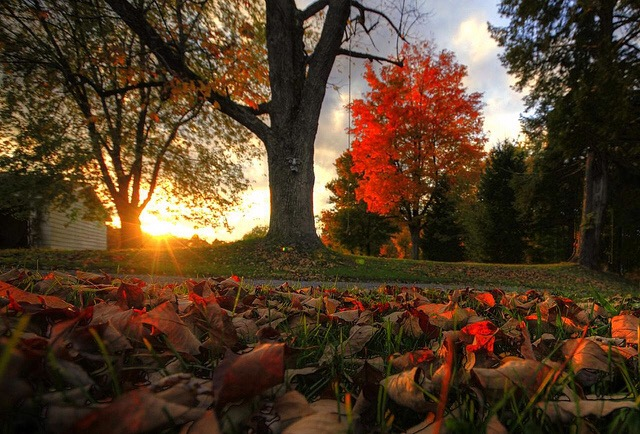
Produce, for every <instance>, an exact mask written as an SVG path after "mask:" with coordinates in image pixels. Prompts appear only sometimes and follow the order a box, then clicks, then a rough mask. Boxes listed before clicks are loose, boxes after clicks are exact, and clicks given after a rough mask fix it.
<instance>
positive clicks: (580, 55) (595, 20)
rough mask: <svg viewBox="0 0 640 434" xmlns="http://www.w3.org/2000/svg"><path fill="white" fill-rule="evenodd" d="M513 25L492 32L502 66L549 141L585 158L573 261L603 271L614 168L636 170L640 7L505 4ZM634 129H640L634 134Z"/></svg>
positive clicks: (532, 0) (567, 0)
mask: <svg viewBox="0 0 640 434" xmlns="http://www.w3.org/2000/svg"><path fill="white" fill-rule="evenodd" d="M499 10H500V13H501V14H502V15H503V16H504V17H506V18H507V19H509V20H510V22H509V25H507V26H504V27H492V28H491V31H492V34H493V36H494V38H495V39H496V40H497V41H498V43H499V44H500V45H501V46H502V47H504V48H505V53H504V56H503V62H504V64H505V65H506V66H507V68H508V70H509V72H510V73H511V74H513V75H514V76H515V77H516V88H518V89H520V90H524V89H527V91H528V96H527V97H526V100H527V103H528V107H529V110H530V112H531V114H532V117H533V118H535V119H536V120H537V121H538V122H539V123H540V124H541V125H543V126H544V127H545V128H546V130H547V132H548V137H549V141H550V142H552V141H556V142H558V143H560V144H561V145H562V146H563V147H564V149H565V151H566V153H567V154H568V155H570V156H580V157H583V158H584V164H585V170H584V187H583V201H582V222H581V225H580V232H579V235H578V237H577V250H576V253H575V259H576V260H577V261H578V262H579V263H581V264H583V265H585V266H588V267H591V268H595V267H597V266H598V265H599V262H600V261H599V253H600V247H601V246H600V238H601V234H602V230H603V227H604V221H605V210H606V207H607V203H608V199H609V190H610V186H609V178H610V171H611V168H612V165H620V166H624V167H627V168H628V169H629V170H632V171H637V170H638V167H639V166H638V155H640V147H639V146H638V140H637V136H635V138H632V137H629V136H628V135H627V134H626V133H625V132H626V131H629V125H637V124H638V123H639V121H638V118H637V115H635V114H634V112H635V110H634V109H633V106H634V100H635V99H636V98H637V92H638V88H639V84H640V56H639V55H638V54H639V53H640V42H639V39H638V33H639V32H640V5H639V4H638V2H636V1H628V0H597V1H589V2H585V1H575V0H560V1H554V2H540V1H537V0H503V1H502V2H501V3H500V9H499ZM633 128H636V127H632V129H633Z"/></svg>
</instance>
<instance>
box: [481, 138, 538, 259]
mask: <svg viewBox="0 0 640 434" xmlns="http://www.w3.org/2000/svg"><path fill="white" fill-rule="evenodd" d="M524 172H525V153H524V151H523V150H522V149H521V148H518V147H517V146H515V145H514V144H513V143H510V142H508V141H505V142H502V143H500V144H499V145H498V146H497V147H495V148H494V149H492V150H491V152H490V153H489V158H488V160H487V165H486V167H485V170H484V172H483V174H482V177H481V178H480V187H479V189H478V198H479V206H480V210H479V212H478V216H479V219H481V224H480V225H479V231H480V238H481V243H482V246H481V248H482V250H483V256H484V258H485V259H486V260H487V261H489V262H498V263H517V262H521V261H523V259H524V251H525V245H526V244H525V242H524V226H523V225H522V223H521V222H520V219H519V213H518V210H517V209H516V191H515V188H514V183H513V180H514V178H515V177H516V176H518V175H521V174H523V173H524Z"/></svg>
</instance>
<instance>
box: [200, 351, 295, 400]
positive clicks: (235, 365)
mask: <svg viewBox="0 0 640 434" xmlns="http://www.w3.org/2000/svg"><path fill="white" fill-rule="evenodd" d="M284 356H285V344H284V343H263V344H258V345H257V346H256V347H255V348H254V349H253V350H252V351H251V352H249V353H246V354H241V355H238V354H236V353H234V352H233V351H231V350H227V353H226V354H225V356H224V359H223V360H222V362H221V363H220V364H219V365H218V367H217V368H216V370H215V372H214V374H213V393H214V397H215V399H216V406H217V408H219V409H220V408H222V407H224V406H225V405H226V404H228V403H232V402H237V401H241V400H244V399H250V398H252V397H254V396H256V395H258V394H260V393H262V392H264V391H265V390H267V389H269V388H271V387H273V386H277V385H278V384H281V383H282V382H283V381H284Z"/></svg>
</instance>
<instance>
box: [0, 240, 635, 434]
mask: <svg viewBox="0 0 640 434" xmlns="http://www.w3.org/2000/svg"><path fill="white" fill-rule="evenodd" d="M0 264H1V265H0V268H2V269H4V270H5V271H4V273H0V421H2V422H0V424H1V425H2V426H1V428H2V432H16V433H18V432H19V433H27V432H48V433H58V432H59V433H63V432H92V433H102V432H104V433H111V432H123V433H138V432H163V433H164V432H166V433H176V432H180V433H192V434H193V433H204V432H206V433H214V434H215V433H220V432H223V433H247V432H255V433H273V434H277V433H285V434H300V433H303V434H304V433H336V434H337V433H404V432H406V433H422V434H425V433H436V432H440V433H446V432H449V433H459V432H463V433H464V432H468V433H478V432H491V433H505V432H540V433H565V432H567V430H569V432H589V433H608V432H615V433H616V434H621V433H627V432H628V433H632V432H636V430H637V426H638V424H640V409H639V408H638V404H639V403H640V361H639V359H638V336H639V330H640V328H639V322H638V321H639V316H640V298H638V297H637V283H633V282H629V281H625V280H623V279H620V278H617V277H615V276H612V275H608V274H605V273H595V272H588V271H586V270H583V269H581V268H580V267H576V266H574V265H570V264H556V265H547V266H530V265H529V266H507V265H495V264H469V263H461V264H454V263H451V264H445V263H434V262H425V261H400V260H388V259H376V258H366V257H359V256H349V255H341V254H338V253H335V252H330V251H322V252H318V253H316V254H312V255H307V254H300V253H298V252H295V251H291V250H285V251H283V250H282V249H273V248H269V247H267V246H265V245H263V244H261V243H259V242H242V243H235V244H231V245H224V246H219V247H216V248H206V249H204V248H199V249H174V250H169V249H166V248H162V249H148V250H137V251H115V252H52V251H12V252H7V251H4V252H1V253H0ZM53 269H57V270H67V272H65V271H55V272H51V270H53ZM89 271H100V273H90V272H89ZM109 273H118V275H117V276H115V277H114V275H111V274H109ZM161 273H165V274H168V275H174V276H175V275H183V276H190V277H191V278H189V279H186V278H185V279H179V281H178V283H177V284H159V283H158V284H153V283H148V282H146V281H145V280H144V279H140V278H138V277H132V275H133V274H137V275H145V274H154V275H158V274H161ZM232 274H234V275H235V276H233V277H229V278H227V277H225V276H231V275H232ZM220 275H222V277H212V276H220ZM236 276H240V277H236ZM242 277H252V278H253V277H263V278H271V279H273V280H274V281H278V280H282V281H285V280H286V281H288V282H291V284H282V285H280V284H276V285H274V286H252V285H245V284H244V283H243V282H244V281H243V280H242V279H241V278H242ZM308 279H313V280H321V281H326V282H330V281H331V280H334V281H335V280H351V281H354V282H355V281H358V280H367V281H375V280H377V281H380V282H386V283H387V284H386V285H381V286H380V287H379V288H378V289H377V290H358V289H355V288H352V289H349V290H336V289H333V288H332V286H331V285H330V284H329V283H327V284H325V285H322V286H317V287H302V286H300V284H297V283H296V282H300V281H302V280H308ZM394 282H405V283H411V282H422V283H425V282H426V283H434V284H435V283H440V284H442V283H448V284H451V286H450V287H451V288H452V289H450V290H446V291H443V290H437V289H428V288H427V289H420V290H418V289H414V288H411V285H403V284H394ZM426 286H427V287H428V285H426ZM434 286H435V285H434ZM571 294H574V295H575V296H576V298H575V299H573V298H572V296H571Z"/></svg>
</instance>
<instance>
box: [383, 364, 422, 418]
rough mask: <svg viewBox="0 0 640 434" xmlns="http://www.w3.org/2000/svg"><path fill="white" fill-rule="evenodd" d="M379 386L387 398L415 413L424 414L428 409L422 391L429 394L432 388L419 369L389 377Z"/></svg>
mask: <svg viewBox="0 0 640 434" xmlns="http://www.w3.org/2000/svg"><path fill="white" fill-rule="evenodd" d="M380 384H382V385H383V386H384V388H385V389H386V390H387V393H388V395H389V398H391V399H393V400H394V401H395V402H397V403H398V404H400V405H403V406H405V407H408V408H410V409H412V410H414V411H417V412H426V411H427V410H428V409H429V403H428V402H427V400H426V399H425V395H424V391H427V392H431V391H432V390H433V388H434V386H433V383H431V381H430V380H428V379H427V377H426V375H425V374H424V371H423V370H422V369H421V368H419V367H416V368H413V369H411V370H410V371H403V372H401V373H399V374H396V375H391V376H389V377H387V378H385V379H384V380H382V381H381V382H380Z"/></svg>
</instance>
